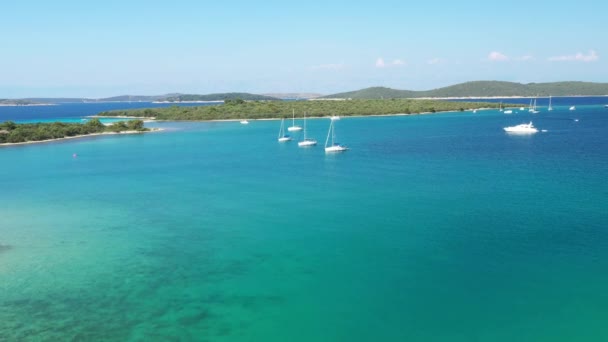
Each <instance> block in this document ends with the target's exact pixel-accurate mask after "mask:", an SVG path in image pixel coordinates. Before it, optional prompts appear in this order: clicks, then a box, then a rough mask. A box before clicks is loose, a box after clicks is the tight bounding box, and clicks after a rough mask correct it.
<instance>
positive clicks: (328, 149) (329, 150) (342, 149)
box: [325, 145, 348, 153]
mask: <svg viewBox="0 0 608 342" xmlns="http://www.w3.org/2000/svg"><path fill="white" fill-rule="evenodd" d="M347 150H348V147H346V146H341V145H335V146H329V147H326V148H325V153H337V152H345V151H347Z"/></svg>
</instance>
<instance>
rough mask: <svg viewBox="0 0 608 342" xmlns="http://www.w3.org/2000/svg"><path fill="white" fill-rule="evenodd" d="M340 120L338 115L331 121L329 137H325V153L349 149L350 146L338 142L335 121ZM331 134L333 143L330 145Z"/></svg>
mask: <svg viewBox="0 0 608 342" xmlns="http://www.w3.org/2000/svg"><path fill="white" fill-rule="evenodd" d="M336 120H340V117H338V116H332V117H331V118H330V123H329V131H328V132H327V138H326V139H325V153H334V152H344V151H346V150H348V147H346V146H343V145H340V144H339V143H337V142H336V128H335V127H334V125H335V124H334V121H336ZM330 136H331V145H329V146H328V143H329V137H330Z"/></svg>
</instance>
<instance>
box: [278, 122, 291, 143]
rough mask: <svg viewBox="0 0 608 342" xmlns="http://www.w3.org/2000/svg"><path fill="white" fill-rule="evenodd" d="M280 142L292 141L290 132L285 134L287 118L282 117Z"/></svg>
mask: <svg viewBox="0 0 608 342" xmlns="http://www.w3.org/2000/svg"><path fill="white" fill-rule="evenodd" d="M278 140H279V142H286V141H290V140H291V137H290V136H289V134H285V119H281V128H279V138H278Z"/></svg>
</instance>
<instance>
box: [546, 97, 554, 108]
mask: <svg viewBox="0 0 608 342" xmlns="http://www.w3.org/2000/svg"><path fill="white" fill-rule="evenodd" d="M547 110H548V111H552V110H553V106H551V95H549V108H547Z"/></svg>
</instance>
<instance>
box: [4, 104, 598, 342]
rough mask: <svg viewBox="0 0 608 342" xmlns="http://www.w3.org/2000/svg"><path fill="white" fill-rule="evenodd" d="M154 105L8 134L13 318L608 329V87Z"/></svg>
mask: <svg viewBox="0 0 608 342" xmlns="http://www.w3.org/2000/svg"><path fill="white" fill-rule="evenodd" d="M574 119H578V120H579V121H575V120H574ZM529 120H533V121H534V124H535V125H536V126H537V127H538V128H539V129H546V130H547V132H544V133H538V134H536V135H533V136H509V135H507V134H505V133H504V132H503V131H502V127H504V126H510V125H515V124H519V123H523V122H527V121H529ZM151 125H154V126H161V127H164V128H166V131H164V132H161V133H150V134H146V135H133V136H112V137H94V138H86V139H81V140H77V141H75V140H72V141H66V142H58V143H47V144H40V145H29V146H18V147H10V148H6V147H5V148H0V166H1V167H0V245H2V246H3V247H0V340H38V341H47V340H48V341H57V340H83V341H90V340H108V341H124V340H132V341H152V340H159V341H161V340H162V341H165V340H175V341H177V340H207V341H285V340H290V341H583V340H587V341H602V340H607V339H608V327H607V326H606V320H607V318H608V292H607V291H606V288H608V273H606V270H608V230H607V229H608V201H607V198H608V183H607V182H606V179H608V134H607V133H606V132H607V130H608V110H606V109H604V108H602V107H601V106H598V105H594V106H583V105H577V110H576V111H575V112H569V111H567V110H565V107H564V108H557V109H556V110H555V111H553V112H551V113H547V112H543V113H540V114H537V115H535V116H532V115H530V114H528V113H518V114H513V115H504V114H501V113H499V112H498V111H484V112H479V113H478V114H472V113H470V112H469V113H447V114H437V115H420V116H395V117H375V118H343V119H342V120H340V121H339V122H338V123H337V134H338V137H339V138H340V141H341V142H342V143H345V144H347V145H349V147H351V150H349V151H348V152H346V153H344V154H339V155H325V154H324V152H323V149H322V144H323V142H324V140H325V134H326V133H327V128H328V125H329V121H328V120H327V119H316V120H309V121H308V127H309V135H311V136H313V137H314V138H317V139H318V140H319V142H320V145H319V146H317V147H314V148H310V149H299V148H298V147H297V143H296V141H292V142H290V143H287V144H279V143H277V141H276V137H277V133H278V129H279V122H278V121H252V122H251V123H250V124H249V125H240V124H238V122H222V123H171V122H167V123H155V124H151ZM74 153H77V155H78V157H77V158H73V157H72V155H73V154H74Z"/></svg>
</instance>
